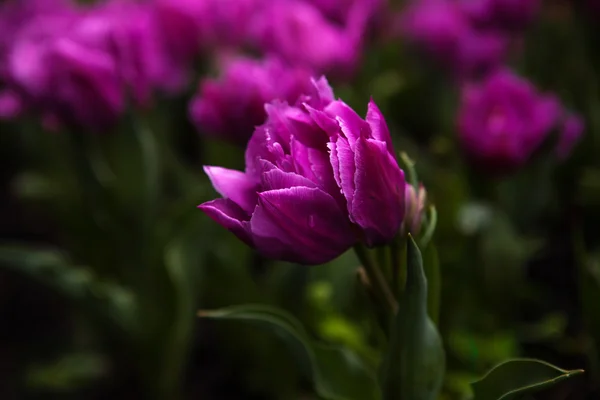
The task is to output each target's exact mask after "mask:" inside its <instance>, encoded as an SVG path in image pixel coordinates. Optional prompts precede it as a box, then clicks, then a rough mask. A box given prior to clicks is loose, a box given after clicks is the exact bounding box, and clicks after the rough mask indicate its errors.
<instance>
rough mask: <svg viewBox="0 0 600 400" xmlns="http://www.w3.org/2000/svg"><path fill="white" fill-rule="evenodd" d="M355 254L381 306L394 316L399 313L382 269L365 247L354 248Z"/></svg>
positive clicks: (357, 246)
mask: <svg viewBox="0 0 600 400" xmlns="http://www.w3.org/2000/svg"><path fill="white" fill-rule="evenodd" d="M354 252H355V253H356V255H357V256H358V259H359V260H360V262H361V263H362V265H363V267H364V269H365V272H366V273H367V276H368V278H369V281H370V283H371V287H372V288H373V291H374V293H375V296H377V298H378V299H379V301H380V303H381V306H382V307H384V309H385V310H386V311H388V312H390V313H391V314H392V315H395V314H396V312H397V311H398V302H397V301H396V299H395V298H394V294H393V292H392V291H391V290H390V287H389V286H388V284H387V282H386V280H385V277H384V275H383V273H382V272H381V269H380V268H379V266H378V265H377V264H376V263H375V262H373V260H372V259H371V257H370V256H369V254H368V252H367V249H366V247H365V246H364V245H362V244H359V245H356V246H354Z"/></svg>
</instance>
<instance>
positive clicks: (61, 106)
mask: <svg viewBox="0 0 600 400" xmlns="http://www.w3.org/2000/svg"><path fill="white" fill-rule="evenodd" d="M156 35H157V32H156V26H155V25H153V19H152V18H151V13H150V12H149V9H148V8H147V7H143V6H142V5H137V4H134V3H129V2H122V1H116V2H111V3H107V4H104V5H101V6H94V7H85V8H79V9H74V10H73V11H72V12H69V13H65V14H60V15H57V16H53V15H46V14H44V15H39V16H37V17H35V18H32V19H30V20H29V21H28V22H27V27H26V28H23V29H22V31H21V32H20V33H19V34H18V36H17V38H16V39H15V42H14V43H13V46H12V48H11V50H10V52H9V55H8V60H7V76H8V79H9V81H10V83H11V84H12V85H13V86H14V87H15V88H16V89H17V90H18V91H19V92H20V93H22V94H23V96H24V99H26V100H27V101H28V102H29V103H30V104H31V105H32V106H33V107H34V108H36V109H38V110H39V111H40V112H42V113H43V114H48V113H49V114H54V115H56V117H57V118H58V119H59V120H60V121H62V122H63V123H67V124H72V125H76V126H85V127H88V128H92V129H105V128H106V127H108V126H110V125H111V124H113V123H114V122H115V121H116V119H117V118H118V117H119V115H120V114H121V113H122V112H123V111H124V109H125V107H127V104H126V103H127V99H130V100H131V101H132V104H134V105H137V106H142V107H143V106H147V105H148V104H149V102H150V101H151V98H152V92H153V89H154V88H159V89H163V90H174V88H175V87H176V86H177V85H179V84H180V82H182V79H181V76H182V73H181V71H179V70H177V69H175V68H172V67H173V65H172V64H170V63H169V62H168V60H166V59H165V57H164V54H163V53H162V51H161V48H160V46H159V43H158V41H157V36H156Z"/></svg>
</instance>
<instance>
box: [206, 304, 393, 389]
mask: <svg viewBox="0 0 600 400" xmlns="http://www.w3.org/2000/svg"><path fill="white" fill-rule="evenodd" d="M199 315H200V316H201V317H205V318H213V319H219V320H240V321H248V322H251V323H255V324H258V325H261V326H263V327H266V328H267V329H269V330H271V331H273V332H275V333H276V334H277V335H278V336H279V337H281V338H282V339H283V340H284V341H285V342H286V344H287V345H288V347H289V348H290V350H291V351H292V353H293V354H294V356H295V357H296V360H297V361H298V362H299V363H300V365H301V366H302V368H303V369H304V371H305V373H306V374H307V375H308V377H309V378H310V379H312V382H313V385H314V388H315V391H316V392H317V393H318V394H319V396H322V397H324V398H326V399H332V400H370V399H380V397H381V396H380V395H379V389H378V387H377V383H376V378H375V374H374V373H373V371H369V370H368V369H367V368H366V367H365V366H364V364H363V362H362V360H360V359H359V358H358V357H357V356H356V355H355V354H354V353H352V352H350V351H349V350H347V349H345V348H339V347H333V346H325V345H322V344H319V343H315V342H314V341H312V340H311V339H310V338H309V336H308V333H307V332H306V331H305V330H304V327H303V326H302V324H301V323H300V321H298V320H296V319H295V318H294V317H293V316H292V315H290V314H288V313H287V312H285V311H283V310H281V309H278V308H275V307H270V306H265V305H258V304H249V305H241V306H234V307H227V308H222V309H218V310H213V311H201V312H200V313H199Z"/></svg>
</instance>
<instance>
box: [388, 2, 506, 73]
mask: <svg viewBox="0 0 600 400" xmlns="http://www.w3.org/2000/svg"><path fill="white" fill-rule="evenodd" d="M400 29H401V31H402V33H403V34H404V36H405V38H406V39H407V41H408V42H409V43H412V44H414V45H415V47H417V48H418V49H419V50H420V51H422V52H424V53H426V54H427V55H429V56H431V57H432V58H434V59H436V60H437V61H439V62H441V63H442V64H444V65H445V66H447V67H448V68H449V69H451V70H452V71H453V72H454V74H456V75H458V76H459V77H465V76H467V77H468V76H471V75H477V74H479V73H485V72H487V71H490V70H493V69H494V68H495V67H497V66H499V65H500V64H501V63H502V61H503V60H504V58H505V56H506V53H507V50H508V38H507V37H506V36H504V35H503V34H501V33H499V32H494V31H485V30H480V29H476V28H475V27H473V26H472V24H471V22H470V20H469V19H468V18H467V15H466V14H465V13H464V12H463V10H462V8H461V7H459V5H458V4H457V3H453V2H448V1H445V0H424V1H419V2H415V3H413V4H412V5H410V6H408V8H407V9H406V10H405V11H404V13H403V14H402V15H401V19H400Z"/></svg>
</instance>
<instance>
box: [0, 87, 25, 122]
mask: <svg viewBox="0 0 600 400" xmlns="http://www.w3.org/2000/svg"><path fill="white" fill-rule="evenodd" d="M22 111H23V101H22V99H21V97H20V96H19V95H18V94H17V93H15V92H14V91H12V90H10V89H5V90H0V120H6V119H13V118H16V117H18V116H19V115H20V114H21V112H22Z"/></svg>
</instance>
